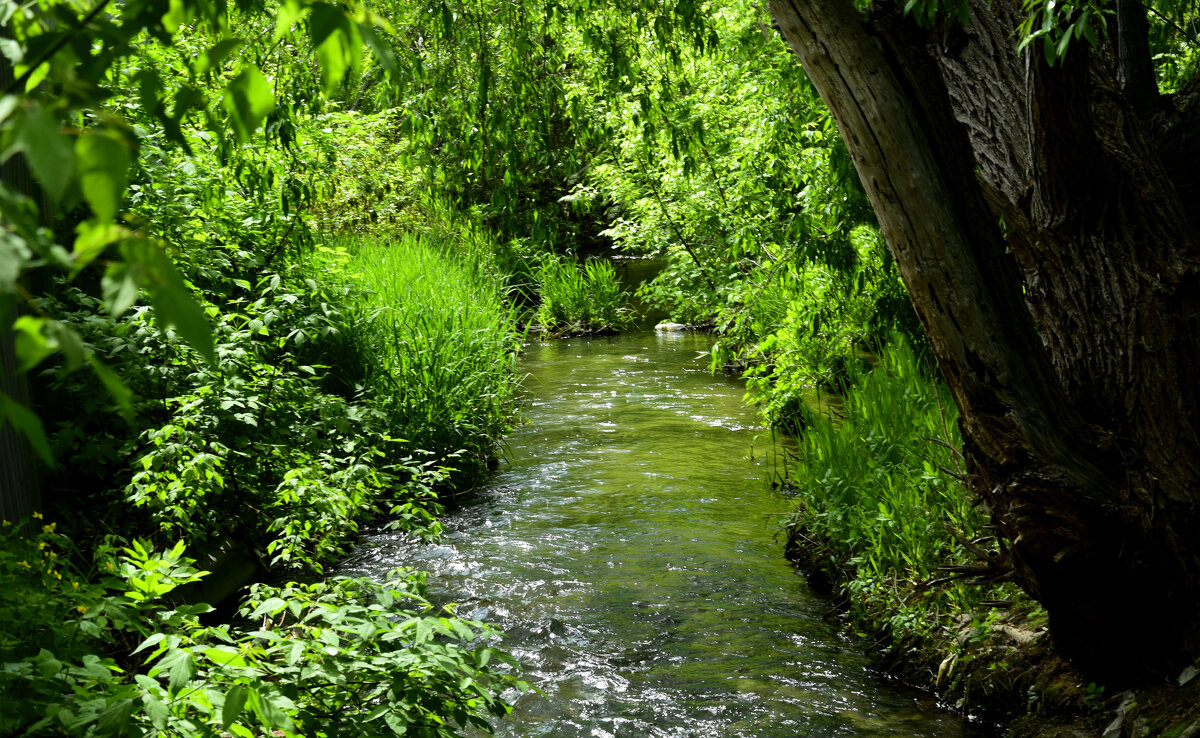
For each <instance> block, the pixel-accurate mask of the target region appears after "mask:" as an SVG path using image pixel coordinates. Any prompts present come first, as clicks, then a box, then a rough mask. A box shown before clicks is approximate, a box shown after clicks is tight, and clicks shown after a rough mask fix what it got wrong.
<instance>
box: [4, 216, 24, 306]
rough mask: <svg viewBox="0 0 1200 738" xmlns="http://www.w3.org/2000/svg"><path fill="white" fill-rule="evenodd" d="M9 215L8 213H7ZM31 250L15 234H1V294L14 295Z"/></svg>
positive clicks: (6, 232)
mask: <svg viewBox="0 0 1200 738" xmlns="http://www.w3.org/2000/svg"><path fill="white" fill-rule="evenodd" d="M6 215H7V213H6ZM28 251H29V249H28V247H27V246H26V245H25V243H24V242H23V241H22V240H21V238H20V237H19V236H17V235H16V234H14V233H10V232H8V231H7V229H6V230H5V232H3V233H0V294H12V293H13V292H15V291H16V288H17V279H18V278H19V277H20V276H21V267H22V266H24V265H25V262H26V260H27V259H28V258H29V253H28Z"/></svg>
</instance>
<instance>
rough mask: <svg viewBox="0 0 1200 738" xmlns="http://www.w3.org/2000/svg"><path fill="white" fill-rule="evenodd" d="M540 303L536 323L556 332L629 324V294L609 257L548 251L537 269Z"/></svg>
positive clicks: (604, 329)
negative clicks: (587, 257)
mask: <svg viewBox="0 0 1200 738" xmlns="http://www.w3.org/2000/svg"><path fill="white" fill-rule="evenodd" d="M537 288H538V298H539V303H538V307H537V310H536V311H535V312H534V315H533V322H534V324H536V325H538V326H540V327H541V328H542V329H543V330H545V331H548V332H550V333H552V334H555V335H577V334H598V333H613V332H616V331H619V330H621V329H623V328H626V327H628V326H629V325H630V324H631V322H632V320H633V316H632V312H631V310H630V308H629V307H628V306H627V305H626V303H627V302H628V296H627V295H626V293H625V292H624V290H623V289H622V288H621V283H620V282H619V281H618V280H617V273H616V270H615V269H613V266H612V264H611V263H609V262H607V261H598V260H589V261H587V262H585V263H584V264H582V265H580V264H577V263H576V262H575V260H574V259H563V258H560V257H557V256H553V255H549V256H546V257H544V258H543V260H542V265H541V268H540V269H539V270H538V272H537Z"/></svg>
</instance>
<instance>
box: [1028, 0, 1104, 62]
mask: <svg viewBox="0 0 1200 738" xmlns="http://www.w3.org/2000/svg"><path fill="white" fill-rule="evenodd" d="M1023 10H1024V11H1025V12H1026V13H1027V14H1028V15H1027V16H1026V19H1025V21H1024V22H1023V23H1022V24H1021V27H1020V29H1019V34H1020V39H1021V40H1020V43H1019V44H1018V45H1017V49H1018V51H1022V50H1024V49H1025V47H1027V46H1029V45H1030V44H1032V43H1034V42H1036V41H1041V44H1042V54H1043V56H1044V57H1045V59H1046V63H1047V64H1049V65H1051V66H1053V65H1054V64H1055V63H1056V62H1058V61H1059V60H1060V59H1063V58H1064V57H1066V55H1067V51H1068V50H1069V49H1070V47H1071V44H1072V43H1073V42H1076V41H1080V40H1086V41H1087V42H1088V44H1090V45H1092V46H1095V45H1096V44H1097V43H1099V38H1100V37H1101V36H1103V35H1104V34H1105V33H1106V32H1107V30H1108V16H1109V15H1111V14H1112V10H1111V8H1109V3H1108V0H1081V1H1078V2H1055V1H1054V0H1025V1H1024V3H1023Z"/></svg>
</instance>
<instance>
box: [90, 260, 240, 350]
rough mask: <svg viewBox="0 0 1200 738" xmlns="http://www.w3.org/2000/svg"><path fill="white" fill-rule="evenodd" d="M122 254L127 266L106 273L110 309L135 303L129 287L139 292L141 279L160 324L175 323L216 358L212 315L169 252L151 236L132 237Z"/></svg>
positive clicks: (187, 338)
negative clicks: (181, 273) (188, 284)
mask: <svg viewBox="0 0 1200 738" xmlns="http://www.w3.org/2000/svg"><path fill="white" fill-rule="evenodd" d="M121 255H122V256H124V257H125V261H126V265H125V270H124V271H122V270H121V269H119V268H110V270H109V272H110V273H109V274H106V275H105V281H104V284H103V288H104V295H105V301H106V302H108V303H109V306H110V307H109V309H110V310H114V309H115V308H122V309H123V308H126V307H128V306H129V305H130V304H132V300H131V299H128V298H129V291H130V289H131V287H132V289H133V290H134V295H135V296H136V285H137V284H138V283H139V282H141V283H143V284H144V285H145V287H146V289H148V290H149V292H150V302H151V304H152V305H153V307H154V313H155V317H156V318H157V319H158V322H159V324H160V326H161V327H163V328H165V327H167V326H174V328H175V329H176V330H177V331H179V335H180V336H182V337H183V340H185V341H187V342H188V343H189V344H191V346H192V348H194V349H196V350H197V351H198V352H200V355H201V356H203V357H204V358H205V359H206V360H207V361H208V362H209V363H213V362H215V361H216V350H215V348H214V346H213V336H212V325H211V323H210V322H209V320H208V316H207V315H206V314H205V313H204V309H203V308H202V307H200V303H198V302H196V298H195V297H194V296H193V295H192V292H191V290H189V289H188V287H187V284H186V283H184V281H183V276H182V275H180V273H179V271H178V270H177V269H176V268H175V264H174V263H173V262H172V261H171V259H170V257H168V256H167V254H166V252H165V251H164V250H163V249H162V248H161V247H160V246H159V245H158V244H156V243H154V242H152V241H149V240H147V239H130V240H127V241H124V242H122V244H121ZM139 277H141V279H139ZM127 300H128V302H127Z"/></svg>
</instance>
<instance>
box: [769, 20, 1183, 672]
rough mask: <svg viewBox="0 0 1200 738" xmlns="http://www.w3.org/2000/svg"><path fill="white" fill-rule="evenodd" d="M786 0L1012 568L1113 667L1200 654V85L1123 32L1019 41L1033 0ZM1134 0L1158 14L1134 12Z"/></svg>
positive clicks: (1086, 657) (1092, 653)
mask: <svg viewBox="0 0 1200 738" xmlns="http://www.w3.org/2000/svg"><path fill="white" fill-rule="evenodd" d="M899 5H900V3H883V2H876V3H873V4H872V5H871V6H870V9H869V10H868V11H867V12H859V11H857V10H855V8H854V5H853V2H852V0H771V12H772V14H773V15H774V17H775V19H776V22H777V23H778V25H779V27H780V29H781V31H782V33H783V35H784V38H785V39H786V40H787V41H788V43H789V44H790V45H791V46H792V48H793V49H794V50H795V51H796V53H797V55H798V56H799V57H800V60H801V62H802V63H803V64H804V67H805V69H806V70H807V72H808V74H809V77H810V78H811V80H812V82H813V84H814V85H815V86H816V88H817V89H818V91H819V92H820V93H821V95H822V97H823V98H824V99H825V101H826V103H827V104H828V105H829V107H830V109H831V110H832V112H833V114H834V116H835V118H836V119H837V122H838V125H839V127H840V129H841V132H842V135H843V137H844V139H845V141H846V145H847V147H848V148H849V150H850V153H851V155H852V156H853V157H854V161H855V165H856V167H857V170H858V173H859V176H860V178H861V180H862V182H863V185H864V187H865V188H866V190H867V193H868V195H869V196H870V198H871V201H872V204H873V205H874V207H875V210H876V213H877V215H878V217H879V222H880V225H881V228H882V230H883V233H884V235H885V237H886V238H887V242H888V245H889V248H890V249H891V251H892V253H893V255H894V256H895V258H896V261H897V263H898V265H899V267H900V272H901V275H902V277H903V279H904V282H905V285H906V286H907V288H908V292H909V295H910V297H911V298H912V301H913V304H914V306H915V307H916V309H917V313H918V314H919V315H920V317H921V320H922V321H923V323H924V325H925V328H926V331H927V333H928V336H929V339H930V341H931V343H932V346H933V350H934V353H935V355H936V357H937V360H938V363H939V367H940V368H941V370H942V373H943V375H944V376H945V378H946V380H947V382H948V383H949V385H950V388H951V390H952V391H953V393H954V395H955V398H956V400H957V401H958V404H959V407H960V409H961V411H962V421H961V423H962V431H963V437H964V443H965V453H966V454H967V456H968V460H969V469H970V472H971V484H972V486H973V488H974V490H975V491H976V493H977V494H978V495H979V496H980V497H981V498H982V499H983V500H984V501H985V502H986V503H987V504H988V505H989V507H990V509H991V511H992V515H993V517H994V519H995V522H996V524H997V525H998V526H999V527H1000V529H1001V530H1002V531H1003V533H1004V534H1005V536H1006V537H1007V538H1008V539H1009V540H1010V541H1012V548H1011V554H1012V559H1013V561H1012V563H1013V565H1014V568H1015V576H1016V578H1017V581H1018V582H1019V583H1020V584H1021V585H1022V586H1023V587H1024V588H1025V589H1027V590H1028V591H1029V592H1030V593H1031V594H1032V595H1034V596H1035V597H1037V598H1038V599H1039V600H1040V601H1041V602H1042V603H1043V604H1044V606H1045V607H1046V609H1047V610H1048V612H1049V613H1050V627H1051V632H1052V634H1053V637H1054V639H1055V641H1056V643H1057V644H1058V646H1059V647H1060V649H1061V650H1062V651H1063V652H1065V653H1066V654H1067V655H1068V656H1070V657H1072V658H1074V659H1075V660H1076V661H1077V663H1078V664H1079V665H1080V666H1081V667H1083V668H1084V669H1086V670H1088V671H1090V672H1091V673H1092V674H1095V675H1096V676H1097V677H1099V678H1106V679H1116V680H1128V679H1131V678H1144V677H1148V676H1150V675H1155V674H1160V673H1163V672H1164V671H1167V670H1170V669H1174V668H1176V667H1178V666H1180V665H1181V664H1183V663H1186V662H1187V661H1190V660H1191V659H1194V658H1196V657H1197V656H1198V655H1200V432H1198V428H1197V419H1198V418H1200V415H1198V414H1197V410H1198V409H1200V408H1198V407H1197V388H1198V382H1197V379H1196V377H1198V376H1200V374H1197V372H1198V371H1200V330H1198V329H1200V317H1198V316H1200V310H1198V308H1200V284H1198V280H1197V276H1198V273H1200V272H1198V266H1200V264H1198V260H1197V254H1198V251H1197V232H1198V231H1197V226H1198V225H1200V223H1198V222H1197V212H1196V211H1194V210H1193V209H1189V208H1188V207H1186V205H1188V204H1194V202H1195V200H1194V199H1192V197H1193V196H1194V195H1195V194H1196V193H1197V178H1198V177H1200V128H1198V127H1197V126H1195V125H1194V124H1195V122H1196V118H1197V116H1200V84H1197V83H1196V82H1195V81H1193V83H1192V84H1191V85H1190V86H1189V87H1188V88H1185V89H1184V90H1182V91H1180V93H1178V94H1176V95H1174V96H1173V97H1167V96H1161V95H1160V94H1159V91H1158V89H1157V87H1156V86H1154V77H1153V74H1152V73H1151V74H1147V70H1148V69H1149V70H1150V71H1151V72H1152V67H1150V66H1148V65H1149V64H1150V60H1149V56H1148V54H1149V51H1148V45H1147V43H1146V39H1145V33H1146V22H1145V16H1144V12H1145V11H1144V10H1143V9H1142V6H1141V5H1140V3H1137V2H1126V1H1125V0H1120V1H1119V2H1118V3H1117V5H1118V14H1119V23H1118V24H1116V25H1117V26H1118V28H1117V29H1116V30H1115V33H1114V36H1115V37H1114V38H1111V39H1109V40H1107V41H1106V42H1105V44H1104V45H1103V46H1101V47H1100V48H1097V49H1088V48H1086V44H1084V43H1083V42H1080V43H1076V44H1074V45H1073V46H1072V47H1071V49H1070V51H1069V53H1068V56H1067V58H1066V60H1065V62H1063V63H1060V64H1058V65H1056V66H1054V67H1050V66H1048V65H1047V64H1046V63H1045V62H1044V60H1043V59H1042V56H1041V54H1040V53H1037V54H1025V55H1018V54H1017V53H1016V50H1015V43H1014V39H1015V38H1016V34H1015V30H1016V27H1017V25H1018V24H1019V22H1020V20H1021V16H1020V2H1019V0H991V1H990V2H989V1H988V0H972V14H971V20H970V21H969V22H968V23H967V24H966V25H965V26H959V25H954V24H951V23H949V22H947V24H946V25H945V26H944V27H941V28H935V29H922V28H920V27H918V26H917V25H916V24H915V23H913V22H912V21H911V20H909V19H907V18H905V17H903V15H902V14H901V12H900V10H899V8H898V6H899ZM1139 13H1140V14H1141V15H1140V16H1139Z"/></svg>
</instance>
